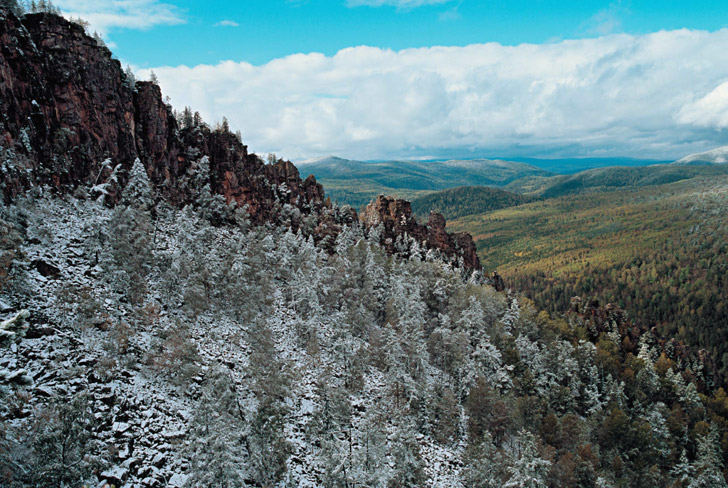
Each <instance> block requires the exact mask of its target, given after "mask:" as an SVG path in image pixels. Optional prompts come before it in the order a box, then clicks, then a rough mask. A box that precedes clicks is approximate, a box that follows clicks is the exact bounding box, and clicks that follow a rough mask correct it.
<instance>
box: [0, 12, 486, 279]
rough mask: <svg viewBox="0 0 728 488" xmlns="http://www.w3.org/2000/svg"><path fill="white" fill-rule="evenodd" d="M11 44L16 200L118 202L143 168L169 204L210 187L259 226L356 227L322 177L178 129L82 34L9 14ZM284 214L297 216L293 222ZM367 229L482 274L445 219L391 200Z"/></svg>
mask: <svg viewBox="0 0 728 488" xmlns="http://www.w3.org/2000/svg"><path fill="white" fill-rule="evenodd" d="M0 46H1V47H0V104H1V105H2V119H1V120H0V158H1V160H0V163H2V165H1V166H0V192H2V197H3V199H4V200H5V202H9V201H11V200H12V199H13V198H15V197H16V196H17V195H18V194H19V193H21V192H23V191H25V190H27V189H28V188H30V187H32V186H36V185H46V186H49V187H51V188H53V189H54V190H55V191H58V192H60V193H64V192H69V191H72V190H74V189H75V188H76V187H78V186H89V185H96V186H97V187H98V185H102V184H103V183H105V182H107V181H112V180H113V182H114V185H106V187H105V188H106V189H105V191H106V193H107V195H106V199H107V202H108V203H110V204H115V203H116V202H117V201H118V200H119V198H120V194H121V189H122V188H123V186H124V183H125V181H126V178H127V172H128V170H129V169H130V168H131V166H132V164H133V162H134V160H135V159H136V158H139V159H140V160H141V162H142V163H143V164H144V167H145V168H146V170H147V174H148V176H149V178H150V180H151V181H152V183H153V184H154V185H155V187H156V188H157V189H158V191H159V194H160V195H162V196H163V197H164V198H166V199H167V200H168V201H169V202H170V203H172V204H174V205H185V204H188V203H193V202H195V201H196V200H197V199H198V198H199V191H200V189H201V188H202V187H206V186H207V185H209V189H210V191H211V192H212V194H213V195H221V196H222V197H224V199H225V201H226V202H227V203H231V202H233V201H234V202H235V203H236V204H237V205H238V206H239V207H245V208H246V210H247V212H248V214H249V215H250V218H251V221H252V222H253V223H256V224H260V223H263V222H275V223H281V222H286V223H288V224H290V225H292V226H294V227H301V226H303V219H302V218H301V216H305V215H316V216H317V219H318V222H317V223H316V225H314V229H315V231H314V232H315V237H316V238H317V240H322V239H323V238H324V237H326V236H334V237H335V235H336V234H337V233H338V229H339V227H340V225H341V224H345V223H351V222H356V221H357V216H356V213H355V212H353V211H352V210H347V211H346V212H343V211H341V210H339V209H338V208H336V207H332V206H331V204H330V203H329V202H328V201H327V200H325V198H324V191H323V188H322V187H321V185H320V184H318V183H317V182H316V180H315V178H314V177H313V176H309V177H308V178H306V179H302V178H301V176H300V175H299V173H298V169H297V168H296V167H295V166H294V165H293V164H291V163H290V162H288V161H283V160H279V161H277V162H273V164H265V163H264V162H263V161H262V160H261V158H259V157H258V156H256V155H255V154H249V153H248V150H247V147H246V146H245V145H243V144H242V142H241V141H240V140H239V138H238V137H237V136H236V135H234V134H232V133H230V131H229V130H227V129H215V130H213V129H211V128H210V127H209V126H207V125H206V124H204V123H202V122H198V121H195V122H194V123H190V124H181V123H179V122H178V120H177V118H176V117H175V114H174V112H173V110H172V108H171V107H170V106H169V105H168V104H167V103H165V101H164V99H163V96H162V93H161V90H160V88H159V86H157V85H156V84H154V83H151V82H135V81H134V80H133V79H131V77H129V76H127V75H126V74H125V73H124V71H123V70H122V67H121V64H120V63H119V61H117V60H116V59H113V57H112V54H111V52H110V51H109V50H108V49H107V48H106V47H105V46H103V45H100V44H99V41H97V40H96V39H94V38H92V37H90V36H88V35H87V34H86V33H85V31H84V29H83V27H81V26H80V25H77V24H74V23H72V22H69V21H67V20H65V19H63V18H62V17H59V16H57V15H53V14H48V13H35V14H29V15H26V16H24V17H23V18H22V19H21V18H18V17H17V16H15V15H14V14H13V13H12V12H9V11H5V10H2V9H0ZM112 175H113V177H112ZM201 180H202V181H201ZM117 182H118V184H117ZM285 209H289V210H290V209H295V211H294V212H293V214H294V216H293V217H291V216H290V214H291V212H290V211H286V210H285ZM284 213H285V214H287V216H286V217H285V218H284V217H283V214H284ZM376 216H379V217H378V219H377V218H375V217H376ZM403 219H404V220H403ZM363 220H364V223H365V224H375V223H379V222H380V221H381V223H383V224H384V229H385V233H386V235H385V236H384V238H385V239H389V240H391V241H392V242H394V241H396V236H397V235H402V234H403V233H407V234H408V235H409V236H411V237H413V238H415V239H416V240H418V241H420V243H421V244H423V245H424V246H425V247H427V248H437V249H439V250H441V251H442V253H443V254H445V255H446V256H448V257H453V256H455V257H457V256H459V255H462V258H463V259H462V262H463V264H464V266H466V267H468V268H479V267H480V264H479V262H478V258H477V256H476V254H475V247H474V245H473V242H472V239H470V237H469V236H466V235H463V234H458V235H450V234H448V233H447V232H446V231H445V228H444V225H445V224H444V219H442V217H441V216H433V217H432V218H431V219H430V222H429V223H428V225H426V226H425V225H419V224H417V223H416V222H415V220H414V219H413V218H412V212H411V209H410V207H409V203H408V202H403V201H395V200H391V199H381V198H380V199H378V200H377V201H376V202H374V204H373V206H372V207H371V209H370V210H368V211H367V213H366V215H365V218H364V219H363ZM327 242H332V239H328V240H327ZM390 250H392V248H391V246H390Z"/></svg>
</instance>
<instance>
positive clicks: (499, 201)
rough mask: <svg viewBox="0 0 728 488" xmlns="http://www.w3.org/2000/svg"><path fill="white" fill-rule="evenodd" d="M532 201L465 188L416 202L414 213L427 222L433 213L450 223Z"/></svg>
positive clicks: (508, 194) (485, 190)
mask: <svg viewBox="0 0 728 488" xmlns="http://www.w3.org/2000/svg"><path fill="white" fill-rule="evenodd" d="M531 200H532V199H531V198H529V197H525V196H522V195H519V194H517V193H511V192H507V191H504V190H499V189H497V188H489V187H486V186H461V187H459V188H453V189H450V190H443V191H439V192H435V193H431V194H429V195H426V196H422V197H417V198H415V199H413V200H412V211H413V212H414V213H415V215H418V216H420V217H421V218H425V216H427V215H429V213H430V212H437V213H440V214H442V215H443V216H444V217H445V218H447V219H448V220H451V219H458V218H460V217H464V216H466V215H474V214H482V213H485V212H490V211H493V210H499V209H501V208H507V207H513V206H515V205H520V204H522V203H526V202H529V201H531Z"/></svg>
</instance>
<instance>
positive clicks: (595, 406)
mask: <svg viewBox="0 0 728 488" xmlns="http://www.w3.org/2000/svg"><path fill="white" fill-rule="evenodd" d="M148 185H149V182H148V180H147V179H146V176H145V174H144V172H143V171H136V172H134V174H133V175H132V177H131V179H130V183H129V186H128V187H127V188H126V189H125V195H126V197H125V198H124V199H123V200H122V202H121V203H120V204H119V205H117V206H116V207H114V208H113V209H110V208H107V207H105V206H104V205H102V204H100V203H98V202H96V201H94V200H89V199H79V198H78V197H69V198H66V199H59V198H57V197H53V196H50V195H46V196H43V195H40V192H37V191H36V192H32V193H31V194H29V195H28V196H26V197H23V198H21V199H20V200H18V202H17V203H16V204H15V205H12V206H10V207H4V208H3V210H2V218H3V222H4V227H3V228H4V229H6V230H9V232H10V233H9V234H8V233H6V234H5V235H6V236H8V237H9V238H6V240H5V242H6V243H7V245H6V250H5V252H6V253H8V252H10V253H12V254H13V255H14V259H15V261H16V265H15V266H13V268H12V272H11V275H10V276H8V277H6V279H5V280H4V282H3V283H4V285H5V288H4V291H3V294H4V297H5V298H4V300H8V304H6V305H3V307H4V308H5V309H6V310H8V311H10V310H20V307H22V308H23V310H27V311H28V312H27V313H26V312H18V313H17V314H15V313H14V312H13V313H12V315H11V317H15V318H11V320H9V321H7V322H5V323H4V325H3V327H4V330H7V331H8V332H6V333H5V334H4V341H5V342H4V345H3V346H2V349H0V351H2V356H0V364H2V365H3V369H2V373H1V374H2V378H3V389H2V404H1V405H2V411H1V412H0V414H1V415H2V416H3V418H4V420H5V422H4V424H3V441H2V442H3V444H2V446H3V449H2V451H0V467H2V473H3V477H4V480H5V483H6V484H7V485H9V486H24V485H28V484H30V485H33V486H60V485H62V484H63V483H65V484H76V483H80V482H82V481H85V482H88V483H91V482H93V483H96V481H94V480H95V479H97V478H96V476H99V478H100V479H106V480H108V481H111V482H114V483H116V484H117V485H119V484H121V485H123V486H133V485H135V484H141V485H143V486H157V485H159V486H182V485H184V486H240V485H242V484H248V485H253V486H354V485H356V484H359V485H365V486H388V487H401V486H409V487H415V486H467V487H471V486H493V487H495V486H511V487H521V486H553V487H564V486H641V487H642V486H655V487H658V486H665V485H674V486H688V485H689V484H690V483H695V482H699V483H700V484H698V485H695V486H723V485H722V484H721V483H724V482H723V481H719V480H722V479H723V478H722V476H723V475H722V474H721V469H722V459H723V455H722V454H721V452H722V449H723V448H725V447H726V444H728V435H726V434H725V432H726V431H728V423H726V419H725V415H726V412H727V411H728V398H726V396H725V394H724V392H723V390H717V391H715V392H713V393H710V391H711V390H710V386H709V385H710V384H711V379H710V374H709V373H710V370H709V367H708V366H709V365H707V364H705V363H704V362H703V361H702V360H701V359H700V357H699V356H698V355H696V354H694V353H691V352H690V351H689V350H686V349H685V348H684V347H682V346H680V345H679V344H677V343H675V342H673V341H670V342H667V343H665V342H662V341H661V340H659V338H657V337H655V336H653V335H652V334H649V333H642V332H640V329H639V328H637V327H635V326H634V325H633V324H631V322H630V321H629V320H628V319H627V318H626V317H625V315H624V314H623V313H622V312H621V311H619V310H618V309H616V308H614V307H607V308H601V307H599V306H598V305H596V304H593V303H588V302H584V303H583V304H580V303H575V304H574V305H573V306H572V312H571V313H570V314H569V315H568V316H567V317H566V318H564V319H556V320H552V319H549V318H548V316H547V315H545V314H543V313H541V314H539V313H538V312H537V309H535V308H534V307H533V306H531V305H530V304H529V303H528V302H527V301H523V300H521V299H519V298H518V297H517V296H516V295H514V294H506V293H499V292H496V291H495V290H494V289H493V288H492V287H490V286H488V285H483V284H480V283H481V279H480V278H478V275H477V274H476V275H470V273H465V272H464V270H463V269H457V268H452V267H450V266H448V265H445V264H444V263H443V262H442V261H440V260H439V259H437V258H434V257H432V256H431V255H428V254H426V253H423V252H422V251H421V250H420V249H421V247H420V246H419V245H418V243H417V242H416V241H409V242H407V241H402V242H401V243H400V244H399V247H398V249H399V251H398V253H397V255H395V256H390V255H389V254H388V253H386V252H385V251H384V250H383V249H382V248H381V247H380V245H379V237H378V231H377V229H376V228H374V229H371V230H370V231H366V230H365V228H363V227H361V226H359V225H353V226H347V227H345V228H344V230H343V231H342V232H341V233H340V234H339V236H338V237H337V239H336V242H335V245H334V249H335V253H334V254H329V253H327V252H325V251H324V250H323V249H321V248H320V247H317V246H315V245H314V243H313V240H312V239H311V238H306V237H305V236H304V235H303V234H301V233H300V232H299V233H294V232H291V230H290V228H289V227H287V226H260V227H255V226H251V225H250V224H249V222H248V220H247V218H246V216H245V213H244V212H236V214H235V217H234V219H235V224H233V225H226V226H223V227H214V226H212V225H211V224H210V220H209V216H210V215H212V214H213V213H214V207H213V208H211V207H209V206H208V205H209V204H204V203H201V204H200V205H198V206H194V207H193V206H188V207H187V208H185V209H183V210H178V209H175V208H174V207H170V206H168V205H166V204H164V202H160V203H158V204H156V205H152V204H151V202H152V199H151V198H149V196H150V193H151V190H150V187H149V186H148ZM203 201H204V200H203ZM152 230H153V232H152ZM24 317H27V319H24ZM23 320H27V321H29V322H28V324H29V328H27V329H24V328H23V327H19V325H20V324H21V323H22V322H23ZM26 327H27V326H26ZM11 331H12V332H11ZM23 333H24V334H25V337H23ZM700 391H702V392H705V393H706V394H707V396H703V395H701V394H700V393H699V392H700ZM66 432H70V433H71V434H68V435H67V434H66ZM61 446H63V449H61ZM98 473H101V474H100V475H98ZM711 483H712V484H711ZM716 483H718V484H716ZM691 486H692V485H691Z"/></svg>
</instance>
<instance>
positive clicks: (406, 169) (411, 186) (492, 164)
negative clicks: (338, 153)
mask: <svg viewBox="0 0 728 488" xmlns="http://www.w3.org/2000/svg"><path fill="white" fill-rule="evenodd" d="M300 170H301V174H308V173H310V174H313V175H314V176H316V178H317V179H318V180H319V181H320V182H321V183H323V185H324V187H325V188H326V193H327V195H329V196H330V197H331V198H332V199H333V200H335V201H338V202H339V203H340V204H348V205H351V206H353V207H359V206H361V205H363V204H367V203H369V202H370V201H371V200H372V199H373V198H375V197H377V196H378V195H381V194H384V195H396V196H398V197H400V198H405V199H411V198H413V197H415V196H418V195H422V194H424V193H425V192H432V191H437V190H444V189H447V188H455V187H459V186H474V185H482V186H494V187H502V186H505V185H507V184H508V183H510V182H513V181H515V180H517V179H519V178H522V177H525V176H528V175H541V176H547V175H549V174H550V173H549V172H547V171H543V170H541V169H539V168H536V167H535V166H531V165H529V164H524V163H517V162H512V161H501V160H488V159H474V160H453V161H380V162H361V161H351V160H346V159H341V158H334V157H332V158H326V159H323V160H321V161H317V162H314V163H309V164H306V165H302V166H301V168H300Z"/></svg>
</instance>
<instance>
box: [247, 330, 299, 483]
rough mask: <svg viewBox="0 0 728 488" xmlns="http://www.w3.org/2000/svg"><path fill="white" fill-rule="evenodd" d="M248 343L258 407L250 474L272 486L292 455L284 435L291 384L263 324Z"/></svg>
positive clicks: (253, 422)
mask: <svg viewBox="0 0 728 488" xmlns="http://www.w3.org/2000/svg"><path fill="white" fill-rule="evenodd" d="M248 340H249V342H250V346H251V355H250V374H251V377H252V384H251V389H252V391H253V393H254V394H255V397H256V399H257V403H258V407H257V409H256V412H255V414H254V415H253V418H252V420H251V421H250V435H249V445H250V462H249V470H250V474H251V475H252V477H253V479H255V481H256V482H258V483H259V484H260V485H262V486H273V485H274V484H275V483H277V482H278V481H280V480H281V479H282V477H283V475H284V474H285V472H286V460H287V459H288V456H289V455H290V452H291V446H290V444H289V443H288V441H287V440H286V438H285V435H284V427H285V422H286V416H287V415H288V410H289V409H288V406H287V405H286V402H285V399H286V396H287V395H288V391H289V389H290V381H289V376H288V373H287V371H286V368H285V365H284V364H283V363H282V362H281V361H280V360H279V359H278V354H277V352H276V349H275V343H274V341H273V335H272V331H271V329H270V327H268V325H267V324H266V323H265V321H264V320H257V321H256V322H255V323H254V325H253V327H252V328H251V330H250V333H249V334H248Z"/></svg>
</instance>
